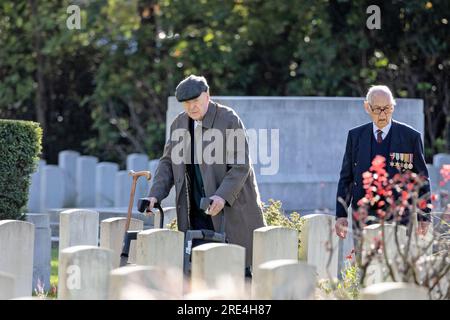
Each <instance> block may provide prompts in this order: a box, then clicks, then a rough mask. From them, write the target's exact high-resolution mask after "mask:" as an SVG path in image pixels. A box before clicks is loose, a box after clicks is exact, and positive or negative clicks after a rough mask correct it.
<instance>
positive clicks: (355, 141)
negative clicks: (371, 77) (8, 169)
mask: <svg viewBox="0 0 450 320" xmlns="http://www.w3.org/2000/svg"><path fill="white" fill-rule="evenodd" d="M364 108H365V110H366V112H367V113H368V114H369V116H370V117H371V119H372V121H371V122H369V123H367V124H364V125H362V126H359V127H356V128H353V129H351V130H350V131H349V132H348V137H347V146H346V149H345V154H344V159H343V161H342V169H341V173H340V179H339V183H338V190H337V199H338V200H337V202H336V234H337V235H338V236H339V237H341V238H345V237H346V234H347V227H348V223H347V208H348V206H350V204H351V205H352V208H353V211H354V212H356V211H357V210H358V201H359V200H360V199H361V198H363V197H364V195H365V190H364V188H363V180H362V175H363V173H364V172H366V171H369V168H370V166H371V162H372V160H373V159H374V158H375V157H376V156H377V155H381V156H383V157H384V158H385V159H386V170H387V172H388V174H389V177H390V178H392V177H394V175H395V174H397V173H401V172H404V171H405V170H411V171H412V172H415V173H417V174H420V175H422V176H423V177H424V178H425V179H426V180H427V183H426V184H425V186H424V187H423V188H422V190H421V195H427V194H428V193H429V192H430V187H429V182H428V170H427V167H426V164H425V158H424V154H423V145H422V138H421V135H420V132H418V131H416V130H415V129H413V128H412V127H410V126H408V125H406V124H404V123H401V122H398V121H395V120H393V119H392V114H393V112H394V108H395V100H394V97H393V96H392V93H391V91H390V90H389V88H388V87H386V86H383V85H378V86H373V87H371V88H370V89H369V91H368V93H367V96H366V100H365V101H364ZM344 203H345V205H344ZM429 211H430V210H429V209H426V210H424V212H423V213H419V214H418V228H417V232H418V233H419V234H422V235H424V234H425V233H426V232H427V229H428V226H429V215H428V214H427V212H429ZM368 214H369V217H371V218H372V219H373V221H375V222H376V221H377V217H376V212H372V211H370V212H368ZM400 223H401V224H407V223H409V214H406V215H405V216H404V219H403V220H402V221H400ZM369 224H370V223H369ZM353 228H354V231H353V233H354V235H357V234H360V231H361V230H360V226H359V222H358V221H355V219H353ZM354 240H355V242H357V241H358V239H357V238H354Z"/></svg>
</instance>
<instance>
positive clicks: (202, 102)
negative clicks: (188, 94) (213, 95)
mask: <svg viewBox="0 0 450 320" xmlns="http://www.w3.org/2000/svg"><path fill="white" fill-rule="evenodd" d="M182 104H183V108H184V111H186V113H187V114H188V116H189V117H190V118H191V119H193V120H202V119H203V117H204V116H205V114H206V111H208V104H209V93H208V92H202V94H201V95H199V96H198V97H197V98H195V99H192V100H188V101H183V102H182Z"/></svg>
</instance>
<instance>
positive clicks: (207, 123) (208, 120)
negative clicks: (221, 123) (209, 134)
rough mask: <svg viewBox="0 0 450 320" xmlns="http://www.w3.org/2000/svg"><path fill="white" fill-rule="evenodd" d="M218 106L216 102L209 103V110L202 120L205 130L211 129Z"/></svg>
mask: <svg viewBox="0 0 450 320" xmlns="http://www.w3.org/2000/svg"><path fill="white" fill-rule="evenodd" d="M216 112H217V105H216V103H215V102H212V101H211V100H210V101H209V104H208V110H207V111H206V113H205V116H204V117H203V120H202V126H203V127H204V128H208V129H211V128H212V126H213V123H214V119H215V118H216Z"/></svg>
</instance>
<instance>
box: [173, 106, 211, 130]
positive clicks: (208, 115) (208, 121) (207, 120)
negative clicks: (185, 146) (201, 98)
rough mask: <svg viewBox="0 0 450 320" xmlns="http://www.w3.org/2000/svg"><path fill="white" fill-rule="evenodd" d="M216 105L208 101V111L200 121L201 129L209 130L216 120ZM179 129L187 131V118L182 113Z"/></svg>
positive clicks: (185, 114) (186, 115)
mask: <svg viewBox="0 0 450 320" xmlns="http://www.w3.org/2000/svg"><path fill="white" fill-rule="evenodd" d="M216 113H217V104H216V103H215V102H213V101H211V100H210V101H209V104H208V110H206V113H205V116H204V117H203V120H202V127H204V128H208V129H211V128H212V126H213V124H214V119H215V118H216ZM181 127H182V128H185V129H189V116H188V114H187V113H186V112H184V113H183V117H182V122H181Z"/></svg>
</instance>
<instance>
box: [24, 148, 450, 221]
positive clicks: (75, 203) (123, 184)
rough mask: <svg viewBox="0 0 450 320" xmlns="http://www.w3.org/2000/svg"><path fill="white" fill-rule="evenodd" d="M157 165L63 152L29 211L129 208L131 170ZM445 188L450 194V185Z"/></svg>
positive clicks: (44, 170) (436, 177) (433, 174)
mask: <svg viewBox="0 0 450 320" xmlns="http://www.w3.org/2000/svg"><path fill="white" fill-rule="evenodd" d="M158 162H159V160H149V159H148V157H147V156H146V155H145V154H130V155H128V156H127V161H126V168H127V170H119V165H118V164H116V163H112V162H98V159H97V158H96V157H92V156H82V155H80V154H79V153H78V152H75V151H70V150H66V151H62V152H60V153H59V155H58V165H57V166H56V165H46V163H45V161H44V160H41V161H40V163H39V167H38V170H37V171H36V172H35V173H34V174H33V176H32V183H31V187H30V194H29V202H28V211H29V212H35V213H37V212H42V213H45V212H47V209H48V208H68V207H76V208H83V207H84V208H87V207H92V208H93V207H126V206H127V205H128V201H129V194H130V190H131V178H130V177H129V175H128V170H134V171H141V170H150V172H151V173H152V174H154V173H155V171H156V167H157V165H158ZM444 164H450V154H444V153H439V154H436V155H434V156H433V164H428V165H427V167H428V171H429V175H430V179H431V187H432V191H433V192H438V190H439V189H440V186H439V182H440V181H441V180H442V178H441V176H440V169H441V168H442V166H443V165H444ZM150 184H151V181H150ZM148 188H149V184H148V183H147V182H145V181H144V180H141V181H138V185H137V188H136V198H138V197H142V196H145V195H146V193H147V191H148ZM445 188H446V190H447V191H450V184H448V185H447V186H446V187H445ZM173 202H174V201H173V192H172V193H171V196H169V198H168V199H166V200H165V202H164V204H165V205H166V206H173V205H174V204H173Z"/></svg>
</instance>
